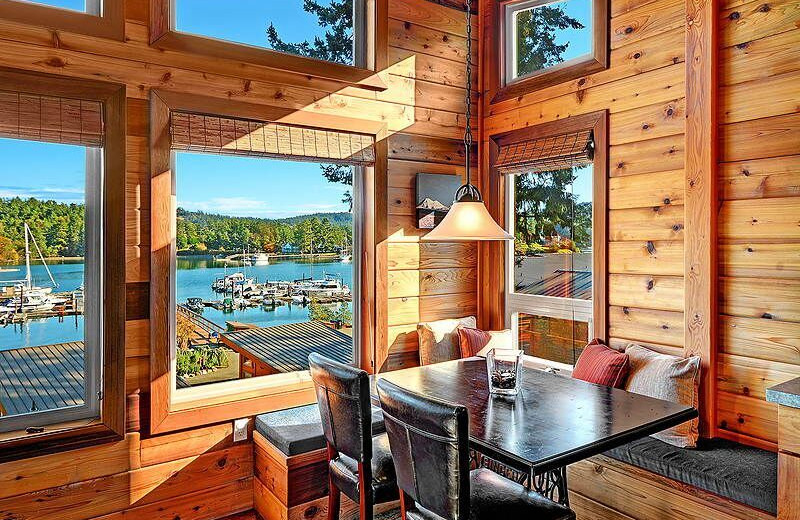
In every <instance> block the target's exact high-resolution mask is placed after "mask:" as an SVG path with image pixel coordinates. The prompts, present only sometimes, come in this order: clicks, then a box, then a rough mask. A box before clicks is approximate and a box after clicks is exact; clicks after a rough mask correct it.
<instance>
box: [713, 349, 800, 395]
mask: <svg viewBox="0 0 800 520" xmlns="http://www.w3.org/2000/svg"><path fill="white" fill-rule="evenodd" d="M798 375H800V369H798V365H790V364H786V363H779V362H777V361H764V360H761V359H755V358H749V357H740V356H734V355H731V354H721V355H720V356H719V359H718V371H717V380H718V387H719V389H720V390H721V391H725V392H729V393H732V394H737V395H744V396H748V397H755V398H758V399H764V398H765V396H766V389H767V388H769V387H771V386H775V385H777V384H780V383H783V382H786V381H788V380H790V379H793V378H795V377H798Z"/></svg>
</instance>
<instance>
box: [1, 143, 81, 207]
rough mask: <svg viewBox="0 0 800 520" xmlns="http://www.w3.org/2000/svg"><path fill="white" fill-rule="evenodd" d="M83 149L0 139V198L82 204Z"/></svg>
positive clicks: (63, 145)
mask: <svg viewBox="0 0 800 520" xmlns="http://www.w3.org/2000/svg"><path fill="white" fill-rule="evenodd" d="M85 184H86V149H85V148H84V147H82V146H71V145H65V144H51V143H38V142H35V141H20V140H17V139H0V198H9V197H23V198H27V197H35V198H37V199H43V200H57V201H59V202H65V203H70V202H81V203H82V202H83V198H84V195H83V194H84V186H85Z"/></svg>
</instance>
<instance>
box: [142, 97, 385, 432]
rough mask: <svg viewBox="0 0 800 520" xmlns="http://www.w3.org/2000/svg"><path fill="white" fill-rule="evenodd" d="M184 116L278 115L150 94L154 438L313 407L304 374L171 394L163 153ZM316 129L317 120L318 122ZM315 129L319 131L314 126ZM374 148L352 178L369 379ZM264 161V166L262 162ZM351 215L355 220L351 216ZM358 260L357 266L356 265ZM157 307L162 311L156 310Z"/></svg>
mask: <svg viewBox="0 0 800 520" xmlns="http://www.w3.org/2000/svg"><path fill="white" fill-rule="evenodd" d="M173 110H175V111H189V112H197V113H207V114H217V115H220V116H228V117H243V118H248V119H254V120H264V121H277V120H280V119H281V118H283V117H284V116H285V115H286V111H285V110H284V109H280V108H275V107H271V106H268V105H253V104H250V103H245V102H236V101H229V100H218V99H213V98H208V97H205V96H199V95H191V94H185V93H179V92H173V91H166V90H153V91H152V92H151V105H150V114H151V124H150V132H151V142H150V153H151V161H150V164H151V188H150V196H151V204H150V206H151V209H150V212H151V213H150V221H151V252H150V280H151V282H150V349H151V350H150V396H151V397H150V433H151V434H159V433H164V432H168V431H174V430H179V429H184V428H189V427H196V426H201V425H205V424H211V423H215V422H220V421H225V420H230V419H235V418H240V417H247V416H252V415H256V414H259V413H263V412H267V411H270V410H277V409H282V408H287V407H290V406H299V405H303V404H309V403H312V402H314V401H315V395H314V389H313V382H312V381H311V376H310V375H309V373H308V371H303V372H293V373H285V374H273V375H269V376H263V377H257V378H247V379H239V380H234V381H225V382H220V383H215V384H213V385H203V386H202V387H197V388H190V389H181V390H178V389H176V388H175V369H174V357H173V356H174V351H175V342H174V341H173V338H174V324H173V318H174V313H173V311H172V308H173V305H174V303H175V300H174V285H175V283H174V272H175V271H174V268H175V255H174V240H175V224H174V222H175V219H174V212H175V205H176V197H175V193H176V192H175V178H176V175H175V170H174V161H173V157H174V154H173V152H172V150H171V146H170V135H169V118H170V113H171V111H173ZM323 121H325V120H324V118H323ZM329 123H331V124H330V125H329V126H326V127H325V128H327V129H330V130H345V131H348V130H350V131H352V130H355V129H358V131H360V132H362V133H373V134H375V135H376V141H377V138H380V137H382V136H385V135H386V132H387V128H386V125H385V123H372V122H368V121H363V120H357V119H350V118H346V117H340V118H336V122H335V126H334V124H333V123H334V122H333V121H330V122H329ZM320 127H322V126H321V125H320ZM379 144H380V143H377V144H376V158H375V165H374V166H370V167H361V175H359V176H356V177H354V181H355V179H358V182H357V183H355V182H354V186H353V188H354V193H353V195H354V206H353V211H354V228H353V239H354V246H353V249H354V251H353V253H354V254H353V256H354V259H353V260H354V262H353V263H354V268H356V269H358V271H357V272H355V273H354V283H353V285H354V287H353V290H354V292H353V298H354V301H355V300H356V299H358V300H359V303H358V305H357V306H355V307H357V310H355V312H354V315H355V313H356V312H357V313H358V316H357V319H356V320H355V322H354V332H353V341H354V349H355V350H354V359H356V360H357V361H358V362H359V365H360V367H361V368H363V369H365V370H367V371H372V370H373V358H374V352H375V348H374V345H375V341H376V335H377V331H376V330H375V326H374V325H372V322H373V321H374V319H375V313H376V300H375V298H374V296H372V295H373V294H374V288H375V286H376V275H375V269H374V260H372V261H371V260H370V257H372V258H373V259H374V255H375V254H376V251H377V250H378V246H377V245H376V243H377V242H376V230H377V229H379V227H380V226H381V225H382V224H381V222H383V219H379V218H376V213H377V209H376V196H375V192H376V190H378V189H380V186H385V185H386V170H385V168H382V167H380V166H379V165H380V164H381V162H382V159H383V161H384V162H385V160H386V147H385V146H379ZM265 160H269V159H265ZM356 211H358V215H356V214H355V212H356ZM356 255H358V257H359V258H358V259H356V258H355V257H356ZM162 302H163V303H162Z"/></svg>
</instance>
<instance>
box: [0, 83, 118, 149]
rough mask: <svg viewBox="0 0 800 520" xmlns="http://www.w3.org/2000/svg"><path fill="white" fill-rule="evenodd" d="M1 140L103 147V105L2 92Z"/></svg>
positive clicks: (79, 100) (0, 107) (0, 112)
mask: <svg viewBox="0 0 800 520" xmlns="http://www.w3.org/2000/svg"><path fill="white" fill-rule="evenodd" d="M0 137H10V138H13V139H28V140H31V141H46V142H51V143H62V144H75V145H81V146H103V105H102V103H100V102H99V101H87V100H84V99H69V98H62V97H52V96H40V95H37V94H25V93H22V92H12V91H7V90H0Z"/></svg>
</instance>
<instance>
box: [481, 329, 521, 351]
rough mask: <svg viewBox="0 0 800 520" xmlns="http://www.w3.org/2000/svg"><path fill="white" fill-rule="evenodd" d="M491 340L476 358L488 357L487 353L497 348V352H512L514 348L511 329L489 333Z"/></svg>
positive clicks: (490, 331)
mask: <svg viewBox="0 0 800 520" xmlns="http://www.w3.org/2000/svg"><path fill="white" fill-rule="evenodd" d="M487 332H488V333H489V336H491V338H490V339H489V343H487V344H486V346H485V347H483V348H482V349H480V350H479V351H478V353H477V354H475V355H476V356H480V357H486V353H487V352H489V351H490V350H492V349H493V348H496V349H497V350H511V349H513V348H514V336H512V334H511V329H503V330H489V331H487Z"/></svg>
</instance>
